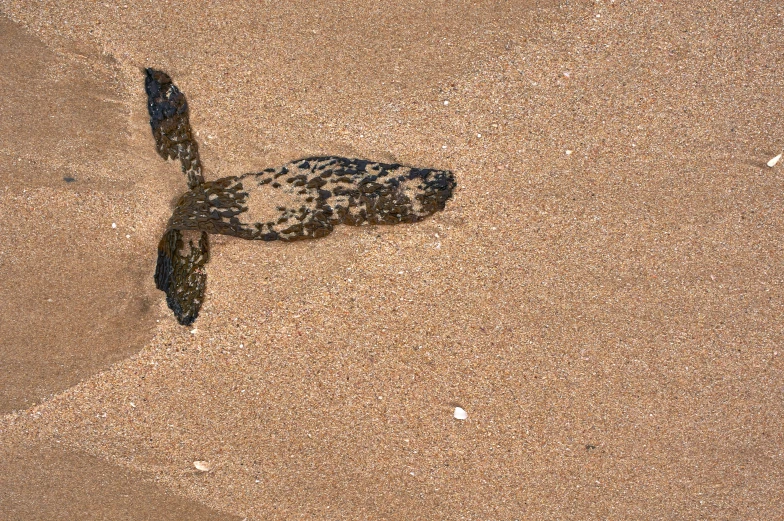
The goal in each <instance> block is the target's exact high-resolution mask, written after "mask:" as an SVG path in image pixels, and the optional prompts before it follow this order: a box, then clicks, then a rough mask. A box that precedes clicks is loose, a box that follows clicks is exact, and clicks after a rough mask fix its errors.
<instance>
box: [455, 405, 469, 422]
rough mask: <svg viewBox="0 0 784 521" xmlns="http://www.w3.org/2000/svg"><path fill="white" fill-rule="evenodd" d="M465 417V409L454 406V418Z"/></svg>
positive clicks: (463, 418)
mask: <svg viewBox="0 0 784 521" xmlns="http://www.w3.org/2000/svg"><path fill="white" fill-rule="evenodd" d="M466 418H468V413H467V412H465V409H463V408H462V407H455V419H456V420H465V419H466Z"/></svg>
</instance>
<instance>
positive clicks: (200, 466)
mask: <svg viewBox="0 0 784 521" xmlns="http://www.w3.org/2000/svg"><path fill="white" fill-rule="evenodd" d="M193 466H194V467H196V470H200V471H202V472H209V471H210V464H209V463H207V462H206V461H194V462H193Z"/></svg>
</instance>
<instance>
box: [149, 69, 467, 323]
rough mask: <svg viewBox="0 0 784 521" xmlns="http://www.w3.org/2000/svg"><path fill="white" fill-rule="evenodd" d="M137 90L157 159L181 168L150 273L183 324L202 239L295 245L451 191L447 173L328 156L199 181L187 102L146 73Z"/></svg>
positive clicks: (426, 207)
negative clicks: (182, 179) (183, 188)
mask: <svg viewBox="0 0 784 521" xmlns="http://www.w3.org/2000/svg"><path fill="white" fill-rule="evenodd" d="M145 89H146V91H147V96H148V110H149V113H150V126H151V127H152V132H153V136H154V137H155V142H156V146H157V149H158V153H159V154H160V155H161V156H162V157H164V158H167V159H179V160H180V162H181V165H182V170H183V172H184V173H185V175H186V176H187V178H188V186H189V188H190V190H188V191H187V192H185V194H183V195H182V196H181V197H180V199H179V201H178V202H177V205H176V207H175V209H174V214H173V215H172V217H171V219H170V220H169V224H168V226H167V230H166V233H165V234H164V236H163V238H162V239H161V242H160V243H159V245H158V265H157V268H156V270H155V282H156V285H157V287H158V289H160V290H162V291H164V292H166V301H167V303H168V305H169V307H170V308H171V309H172V311H174V314H175V316H176V317H177V320H178V321H179V322H180V323H181V324H184V325H187V324H191V323H192V322H193V321H194V320H196V317H197V316H198V313H199V309H200V307H201V304H202V302H203V301H204V289H205V286H206V280H207V278H206V277H207V276H206V273H205V272H204V266H205V265H206V263H207V261H208V260H209V236H208V234H211V233H219V234H224V235H231V236H234V237H240V238H243V239H255V240H264V241H275V240H281V241H296V240H301V239H315V238H318V237H324V236H325V235H328V234H329V233H330V232H331V231H332V230H333V228H334V227H335V225H337V224H348V225H352V226H360V225H365V224H397V223H413V222H417V221H419V220H421V219H424V218H425V217H427V216H429V215H432V214H433V213H435V212H437V211H439V210H443V209H444V207H445V205H446V202H447V201H448V200H449V199H450V198H451V197H452V192H453V190H454V188H455V186H456V183H455V179H454V175H453V174H452V173H451V172H449V171H447V170H433V169H427V168H416V167H411V166H405V165H399V164H387V163H376V162H372V161H367V160H364V159H350V158H345V157H335V156H323V157H309V158H304V159H299V160H297V161H292V162H291V163H287V164H285V165H283V166H280V167H277V168H267V169H266V170H264V171H262V172H259V173H255V174H244V175H242V176H239V177H236V176H232V177H224V178H222V179H218V180H215V181H207V182H205V181H204V178H203V175H202V171H201V161H200V160H199V152H198V147H197V144H196V141H194V140H193V137H192V131H191V128H190V123H189V121H188V104H187V102H186V100H185V96H184V95H183V94H182V93H181V92H180V91H179V90H178V89H177V87H176V86H174V84H172V82H171V79H170V78H169V76H167V75H166V74H165V73H163V72H160V71H155V70H152V69H147V70H146V82H145ZM199 232H200V233H199Z"/></svg>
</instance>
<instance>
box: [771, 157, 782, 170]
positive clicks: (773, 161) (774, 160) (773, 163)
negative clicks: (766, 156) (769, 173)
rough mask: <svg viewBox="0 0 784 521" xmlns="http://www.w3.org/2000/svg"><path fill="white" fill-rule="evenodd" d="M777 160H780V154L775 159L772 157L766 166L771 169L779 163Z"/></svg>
mask: <svg viewBox="0 0 784 521" xmlns="http://www.w3.org/2000/svg"><path fill="white" fill-rule="evenodd" d="M779 159H781V154H779V155H777V156H776V157H774V158H773V159H771V160H770V161H768V166H769V167H770V168H773V167H774V166H776V163H778V162H779Z"/></svg>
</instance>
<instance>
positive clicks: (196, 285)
mask: <svg viewBox="0 0 784 521" xmlns="http://www.w3.org/2000/svg"><path fill="white" fill-rule="evenodd" d="M186 233H194V232H186ZM209 258H210V244H209V235H208V234H207V233H206V232H201V236H200V238H199V240H198V244H194V242H193V240H188V244H185V241H184V240H183V232H181V231H180V230H176V229H170V230H168V231H167V232H166V233H165V234H164V235H163V237H162V238H161V242H160V243H158V264H157V266H156V268H155V285H156V287H157V288H158V289H159V290H161V291H163V292H165V293H166V303H167V304H168V305H169V308H170V309H171V310H172V311H173V312H174V315H175V316H176V317H177V321H178V322H179V323H180V324H182V325H184V326H187V325H190V324H192V323H193V321H194V320H196V317H198V316H199V310H200V309H201V304H202V302H204V290H205V288H206V285H207V273H206V272H205V271H204V265H205V264H207V261H208V260H209Z"/></svg>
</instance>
